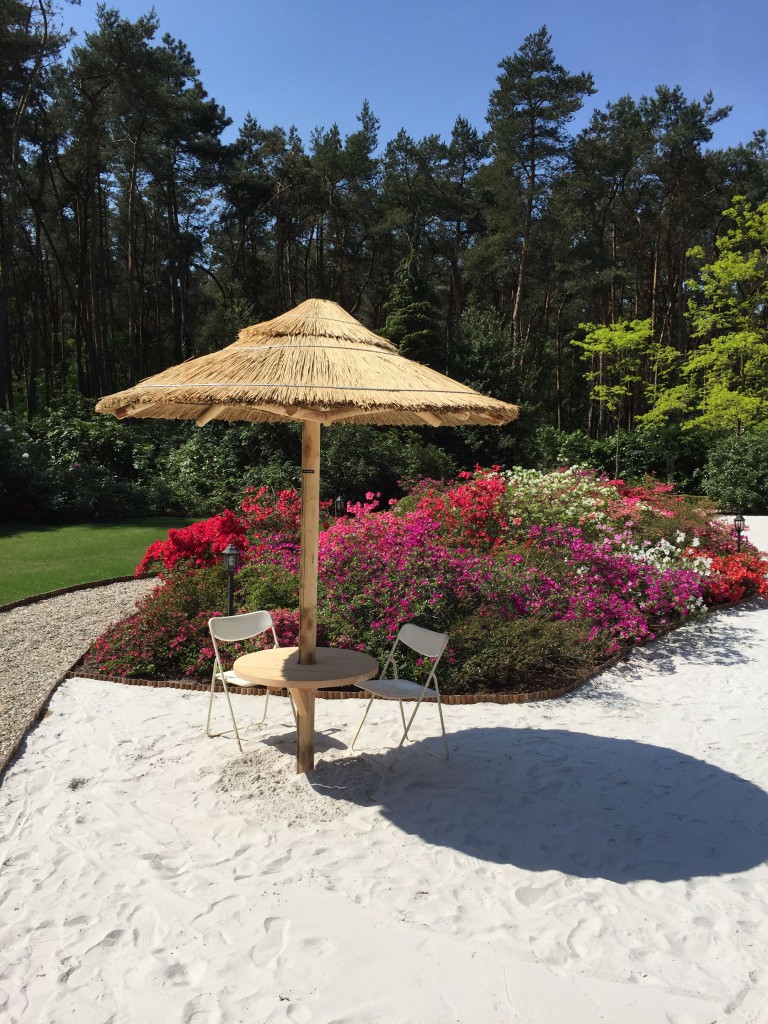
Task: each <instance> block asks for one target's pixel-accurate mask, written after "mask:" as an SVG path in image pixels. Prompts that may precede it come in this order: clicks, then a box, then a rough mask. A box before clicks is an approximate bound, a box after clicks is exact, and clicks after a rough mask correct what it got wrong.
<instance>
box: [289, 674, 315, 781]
mask: <svg viewBox="0 0 768 1024" xmlns="http://www.w3.org/2000/svg"><path fill="white" fill-rule="evenodd" d="M291 693H292V694H293V703H294V704H295V705H296V772H297V774H299V775H300V774H302V773H303V772H311V771H312V769H313V768H314V767H315V693H314V690H291Z"/></svg>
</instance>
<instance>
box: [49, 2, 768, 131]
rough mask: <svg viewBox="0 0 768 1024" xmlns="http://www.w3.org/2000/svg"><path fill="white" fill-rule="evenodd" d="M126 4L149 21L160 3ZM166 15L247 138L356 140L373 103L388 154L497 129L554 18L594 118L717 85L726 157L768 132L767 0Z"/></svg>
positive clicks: (187, 10)
mask: <svg viewBox="0 0 768 1024" xmlns="http://www.w3.org/2000/svg"><path fill="white" fill-rule="evenodd" d="M112 6H116V7H117V8H118V9H119V10H120V12H121V14H122V15H123V16H124V17H126V18H130V19H132V20H133V19H135V18H137V17H138V16H139V15H140V14H144V13H146V12H147V11H148V10H150V8H151V6H152V5H151V2H142V0H118V2H116V3H114V4H113V5H112ZM154 7H155V11H156V13H157V15H158V17H159V19H160V32H161V34H162V33H164V32H169V33H170V34H171V35H172V36H175V37H176V38H178V39H181V40H183V41H184V42H185V43H186V44H187V46H188V47H189V49H190V50H191V52H192V55H193V56H194V58H195V61H196V63H197V65H198V67H199V68H200V72H201V79H202V82H203V85H204V86H205V88H206V89H207V90H208V92H209V94H210V95H211V96H213V97H214V98H215V99H216V100H217V102H219V103H220V104H222V105H223V106H224V107H225V108H226V110H227V113H228V115H229V116H230V117H231V118H232V119H233V121H234V123H235V128H237V126H239V125H240V124H241V123H242V121H243V118H244V117H245V115H246V113H248V112H249V111H250V112H251V113H252V114H253V116H254V117H255V118H256V119H257V121H259V122H260V123H261V124H262V125H264V126H266V127H270V126H272V125H274V124H278V125H281V126H283V127H285V128H287V127H289V126H290V125H292V124H293V125H296V127H297V128H298V130H299V133H300V134H301V136H302V138H303V139H304V140H305V142H308V141H309V136H310V132H311V131H312V129H313V128H314V127H316V126H324V127H326V128H328V127H330V125H331V124H333V123H334V122H336V123H338V125H339V127H340V128H341V131H342V133H344V134H347V133H349V132H351V131H354V130H355V129H356V126H357V122H356V115H357V114H358V113H359V111H360V107H361V106H362V102H363V100H364V99H367V100H368V101H369V102H370V104H371V108H372V110H373V113H374V114H375V115H376V117H378V119H379V120H380V121H381V134H380V141H381V142H382V143H383V142H386V141H387V140H389V139H390V138H392V137H393V136H394V135H395V134H396V132H397V131H398V130H399V129H400V128H405V129H406V130H407V131H408V132H409V133H410V134H411V135H413V136H414V137H416V138H420V137H422V136H424V135H427V134H431V133H438V134H440V135H442V136H444V137H447V136H449V134H450V131H451V127H452V125H453V123H454V121H455V119H456V117H457V115H459V114H461V115H463V116H464V117H466V118H468V119H469V121H470V122H471V123H472V124H474V125H475V126H476V127H477V128H478V129H480V130H484V129H485V121H484V119H485V114H486V110H487V105H488V96H489V94H490V92H491V90H492V89H493V88H494V86H495V82H496V76H497V74H498V63H499V61H500V60H501V59H502V58H503V57H505V56H508V55H510V54H512V53H513V52H514V51H515V50H516V49H517V47H518V46H519V45H520V43H521V42H522V40H523V38H524V37H525V36H526V35H527V34H528V33H529V32H533V31H536V30H537V29H538V28H540V27H541V25H542V24H544V23H546V25H547V27H548V29H549V31H550V33H551V34H552V45H553V47H554V51H555V55H556V57H557V59H558V61H559V62H560V63H561V64H563V65H564V66H565V67H566V68H567V69H568V70H569V71H572V72H576V71H590V72H592V75H593V76H594V79H595V85H596V87H597V90H598V91H597V93H596V95H595V96H594V97H592V98H591V99H590V100H589V101H588V104H587V106H586V108H585V109H586V110H587V111H589V110H591V109H593V108H594V107H595V106H604V105H605V103H607V102H608V101H610V100H615V99H617V98H618V97H620V96H623V95H626V94H630V95H631V96H633V97H635V98H638V97H640V96H641V95H644V94H645V95H648V94H650V93H652V92H653V90H654V88H655V86H656V85H658V84H667V85H678V84H679V85H680V86H682V88H683V90H684V92H685V94H686V95H687V96H688V98H689V99H701V98H702V97H703V95H704V94H705V93H706V91H707V90H708V89H711V90H712V91H713V93H714V95H715V102H716V104H717V105H718V106H722V105H731V106H733V112H732V113H731V115H730V117H729V118H728V119H727V120H726V121H725V122H722V123H721V124H720V125H718V126H717V128H716V135H715V139H714V143H715V144H716V145H718V146H728V145H734V144H736V143H738V142H747V141H749V139H750V138H751V136H752V133H753V131H755V130H756V129H758V128H763V127H768V104H767V103H766V97H768V60H766V47H767V46H768V2H766V0H730V2H727V0H643V2H640V3H637V2H635V3H627V2H622V0H539V2H538V3H536V2H533V0H463V2H459V0H384V2H381V0H379V2H370V0H369V2H367V3H366V0H356V2H352V0H205V2H203V0H156V2H155V4H154ZM64 21H65V23H66V24H67V25H69V26H71V27H73V28H75V29H76V30H77V31H78V33H79V35H80V36H81V37H82V35H83V34H84V33H85V32H87V31H90V30H91V29H93V28H94V26H95V23H96V0H82V3H81V6H80V7H66V8H65V10H64ZM587 116H588V114H582V115H581V116H580V117H579V120H578V121H577V122H575V124H576V126H581V125H582V124H584V123H586V120H587ZM233 132H234V129H230V131H229V133H228V135H230V136H232V134H233Z"/></svg>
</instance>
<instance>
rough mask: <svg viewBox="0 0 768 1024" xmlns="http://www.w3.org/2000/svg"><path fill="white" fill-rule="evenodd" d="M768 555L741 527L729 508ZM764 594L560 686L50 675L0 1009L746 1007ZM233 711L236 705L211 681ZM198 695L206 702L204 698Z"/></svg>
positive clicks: (21, 830) (658, 1016) (310, 1012)
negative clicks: (267, 689)
mask: <svg viewBox="0 0 768 1024" xmlns="http://www.w3.org/2000/svg"><path fill="white" fill-rule="evenodd" d="M751 525H752V536H753V539H754V540H755V541H756V542H758V543H759V542H760V541H763V543H761V544H760V546H761V547H766V548H768V524H766V523H765V522H761V523H758V522H756V521H755V520H751ZM767 667H768V604H767V603H765V602H755V603H753V604H750V605H747V606H742V607H740V608H738V609H735V610H732V611H729V612H725V613H722V614H719V615H716V616H712V617H711V618H710V619H709V620H708V621H707V622H706V623H704V624H697V625H691V626H687V627H685V628H683V629H681V630H679V631H677V632H676V633H674V634H672V635H670V636H668V637H667V638H665V639H663V640H662V641H660V642H658V643H657V644H655V645H654V646H653V647H650V648H646V649H642V650H637V651H635V652H633V655H632V657H631V658H630V660H629V661H628V662H626V663H623V664H621V665H620V666H618V667H617V668H615V669H613V670H611V671H610V672H607V673H605V674H603V675H602V676H601V677H599V678H598V679H597V680H594V681H593V682H592V683H591V684H589V685H587V686H585V687H583V688H581V689H580V690H579V691H577V692H576V693H574V694H572V695H570V696H569V697H567V698H563V699H560V700H557V701H549V702H544V703H541V704H535V705H534V704H530V705H506V706H497V705H476V706H470V707H449V708H447V709H446V719H447V727H448V730H449V733H450V744H451V760H450V762H449V763H448V764H446V763H445V762H442V761H439V760H437V759H435V758H432V757H429V756H427V752H428V751H432V752H437V751H439V749H440V747H439V744H438V742H437V741H436V739H435V737H436V714H435V709H434V707H425V708H424V709H422V711H420V712H419V715H418V717H417V718H416V723H417V726H418V727H419V728H418V729H417V730H416V733H415V736H416V739H417V741H416V742H415V743H413V744H411V745H409V746H408V747H407V748H406V749H405V750H404V752H403V754H402V755H401V758H400V760H399V761H398V763H397V765H396V766H395V768H394V769H392V770H390V769H389V768H388V763H389V760H388V751H389V750H390V749H391V745H392V742H393V741H396V739H397V736H398V733H397V724H398V721H399V716H398V714H397V708H396V706H395V705H394V704H390V703H385V702H380V703H379V704H378V705H374V710H373V711H372V712H371V715H370V716H369V721H370V726H369V725H368V724H367V725H366V728H365V730H364V731H363V734H362V736H361V741H360V748H361V752H360V753H359V754H358V753H357V752H356V753H354V754H350V752H349V751H348V750H347V749H346V746H345V744H346V742H347V741H348V740H349V739H350V738H351V735H352V734H353V732H354V727H355V725H356V723H357V720H358V718H359V716H360V715H361V714H362V710H363V704H362V703H361V702H358V701H322V702H318V707H317V714H316V725H317V729H318V750H319V752H320V754H319V757H318V767H317V768H316V770H315V772H314V773H313V774H312V776H311V777H310V776H297V775H296V774H295V772H294V765H295V762H294V755H293V741H294V731H293V722H292V719H291V717H290V712H289V710H288V708H287V705H286V703H285V702H284V701H279V700H275V701H273V704H272V706H271V708H270V715H269V717H268V719H267V722H266V725H265V726H264V727H262V728H261V729H260V730H259V729H257V728H255V727H254V728H252V729H250V730H249V732H248V740H247V743H246V751H247V752H246V754H245V755H244V756H243V757H240V756H238V754H237V750H236V748H235V746H234V743H233V741H232V740H230V739H228V738H220V739H214V740H209V739H207V738H206V737H205V735H204V732H203V724H204V720H205V712H206V701H207V698H206V696H205V695H203V694H196V693H188V692H184V691H177V690H161V689H144V688H138V687H121V686H117V685H114V684H109V683H102V682H96V681H92V680H70V681H67V682H66V683H64V684H63V685H62V686H61V687H60V688H59V690H58V691H57V693H56V694H55V696H54V698H53V700H52V703H51V707H50V710H51V713H50V715H49V716H48V717H47V718H46V719H45V720H43V721H42V722H41V723H40V725H39V726H38V727H37V728H36V729H35V730H34V731H33V733H32V734H30V736H29V737H28V738H27V741H26V743H25V746H24V747H23V748H22V751H21V753H20V756H19V757H18V758H17V759H16V760H15V762H14V763H13V764H12V765H11V767H10V769H9V770H8V772H7V774H6V777H5V780H4V783H3V786H2V789H0V830H1V833H2V836H3V839H2V841H0V864H1V865H2V866H1V867H0V1019H2V1020H4V1021H8V1022H11V1024H21V1022H25V1024H26V1022H30V1024H59V1022H64V1021H73V1022H77V1024H106V1022H117V1024H122V1022H130V1024H132V1022H137V1024H139V1022H141V1024H154V1022H158V1024H175V1022H184V1024H192V1022H195V1024H209V1022H210V1024H214V1022H246V1021H248V1022H253V1024H267V1022H269V1024H272V1022H282V1021H288V1022H298V1024H422V1022H423V1024H516V1022H519V1024H563V1022H566V1021H573V1022H575V1024H598V1022H607V1024H618V1022H621V1024H656V1022H658V1024H715V1022H718V1024H719V1022H722V1024H728V1022H736V1024H764V1022H768V865H766V859H768V792H767V791H768V759H766V757H765V749H766V732H767V730H768V687H767V686H766V679H767V678H768V676H767V673H766V668H767ZM236 700H237V703H236V714H238V718H239V721H242V722H243V723H247V722H249V721H250V720H253V719H258V718H260V717H261V709H262V701H261V698H254V697H240V698H236ZM219 701H220V703H219V707H218V713H219V714H220V715H221V716H222V719H221V720H222V723H223V711H224V706H223V703H221V699H220V698H219Z"/></svg>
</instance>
